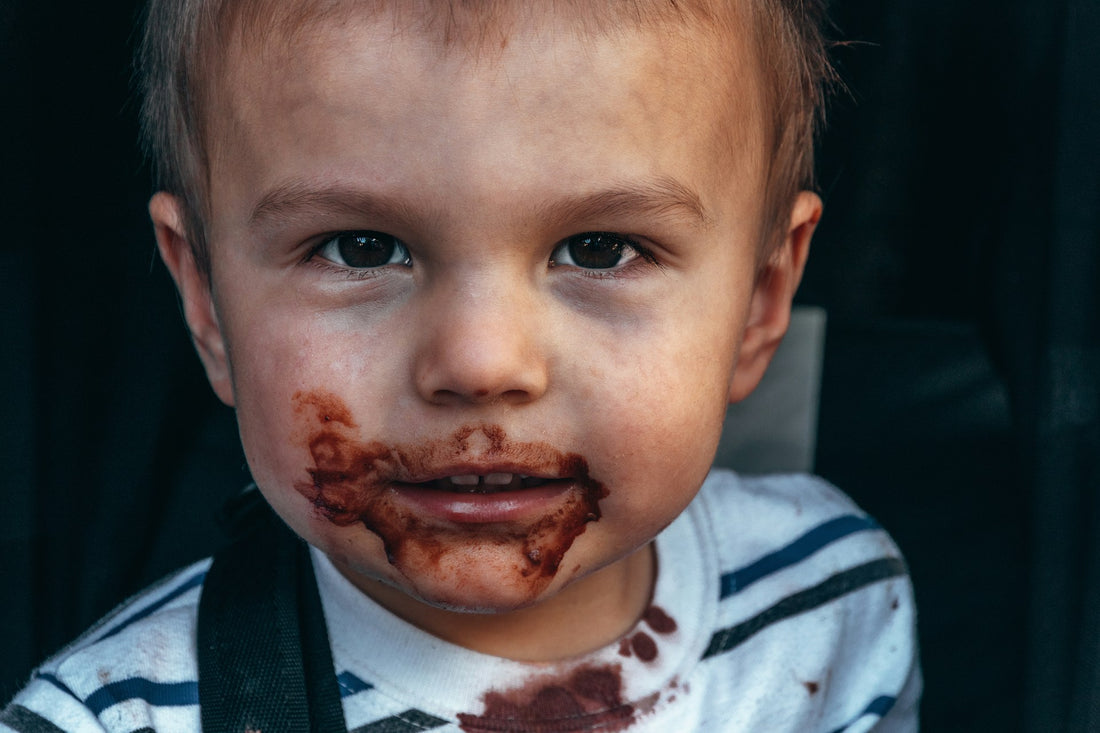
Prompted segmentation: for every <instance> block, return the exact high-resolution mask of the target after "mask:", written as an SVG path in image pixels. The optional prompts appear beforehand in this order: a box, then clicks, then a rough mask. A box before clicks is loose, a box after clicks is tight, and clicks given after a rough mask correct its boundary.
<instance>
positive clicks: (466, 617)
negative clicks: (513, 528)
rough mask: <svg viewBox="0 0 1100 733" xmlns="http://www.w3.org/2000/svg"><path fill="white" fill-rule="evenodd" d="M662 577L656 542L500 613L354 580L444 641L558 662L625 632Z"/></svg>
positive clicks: (495, 653)
mask: <svg viewBox="0 0 1100 733" xmlns="http://www.w3.org/2000/svg"><path fill="white" fill-rule="evenodd" d="M345 575H346V574H345ZM655 576H656V559H655V556H654V550H653V546H652V543H650V544H649V545H646V546H644V547H642V548H641V549H640V550H638V551H636V552H634V553H633V554H631V555H628V556H627V557H625V558H623V559H621V560H618V561H617V562H614V563H612V564H611V565H608V566H607V567H604V568H601V569H600V570H597V571H596V572H594V573H592V574H590V575H588V576H586V577H584V578H581V579H580V580H577V581H575V582H573V583H571V584H569V585H568V586H566V587H565V588H563V589H562V590H561V591H559V592H558V593H557V594H555V595H553V596H552V597H550V598H547V599H546V600H543V601H540V602H538V603H536V604H534V605H532V606H529V607H527V608H521V609H517V610H514V611H505V612H501V613H461V612H456V611H449V610H445V609H441V608H437V607H435V606H430V605H428V604H425V603H422V602H421V601H418V600H416V599H414V598H412V597H410V596H408V595H406V594H405V593H403V592H401V591H399V590H397V589H395V588H392V587H390V586H388V585H385V584H384V583H381V582H379V581H374V580H369V581H364V580H363V579H362V578H358V579H356V580H353V582H355V584H356V585H357V586H358V587H359V589H360V590H362V591H363V592H365V593H366V594H367V595H368V596H370V597H371V598H372V599H373V600H374V601H375V602H376V603H378V604H379V605H381V606H382V607H384V608H386V609H387V610H389V611H390V612H392V613H394V614H395V615H397V616H399V617H401V618H402V619H404V620H405V621H408V622H409V623H411V624H413V625H415V626H417V627H419V628H421V629H423V630H424V631H427V632H428V633H430V634H432V635H433V636H437V637H439V638H440V639H443V640H444V641H448V642H450V643H452V644H457V645H458V646H463V647H466V648H467V649H472V650H474V651H477V652H481V653H484V654H491V655H493V656H498V657H505V658H507V659H513V660H516V661H522V662H553V661H558V660H561V659H567V658H570V657H576V656H579V655H582V654H586V653H588V652H591V651H594V650H596V649H599V648H601V647H603V646H606V645H607V644H610V643H611V642H613V641H615V640H616V639H619V638H621V637H622V636H623V635H624V634H626V632H627V631H629V630H630V629H631V628H632V627H633V626H634V624H635V623H637V621H638V619H639V618H641V616H642V613H643V612H644V611H645V609H646V607H647V606H648V605H649V602H650V599H651V597H652V594H653V585H654V581H655ZM349 579H350V578H349Z"/></svg>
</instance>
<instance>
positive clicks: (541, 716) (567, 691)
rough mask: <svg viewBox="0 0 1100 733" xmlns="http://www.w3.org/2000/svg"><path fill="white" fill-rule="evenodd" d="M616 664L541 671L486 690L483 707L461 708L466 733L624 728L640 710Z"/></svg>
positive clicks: (463, 727) (614, 729)
mask: <svg viewBox="0 0 1100 733" xmlns="http://www.w3.org/2000/svg"><path fill="white" fill-rule="evenodd" d="M622 687H623V681H622V672H621V670H620V669H619V668H618V667H617V666H587V665H586V666H583V667H579V668H577V669H574V670H572V671H571V672H569V673H568V674H566V675H563V676H560V677H545V676H540V677H537V678H535V679H533V680H531V681H530V682H528V683H527V684H525V685H523V686H522V687H518V688H515V689H512V690H506V691H503V692H500V691H496V690H491V691H489V692H487V693H485V695H484V697H483V698H482V699H483V702H484V703H485V712H483V713H482V714H481V715H472V714H470V713H459V715H458V722H459V725H460V727H461V728H462V730H464V731H466V733H490V732H492V733H513V732H515V733H519V732H520V731H525V732H526V731H546V732H547V733H549V732H551V731H571V730H600V731H622V730H626V729H627V728H629V727H630V725H631V724H632V723H633V722H634V718H635V715H636V713H637V710H636V708H635V706H634V705H631V704H628V703H625V702H624V701H623V692H622Z"/></svg>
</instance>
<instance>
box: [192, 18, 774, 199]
mask: <svg viewBox="0 0 1100 733" xmlns="http://www.w3.org/2000/svg"><path fill="white" fill-rule="evenodd" d="M469 5H480V4H477V3H474V4H465V3H464V4H461V6H460V7H467V6H469ZM593 5H597V6H602V5H603V4H599V3H597V4H593ZM608 5H609V6H615V7H620V6H619V5H618V4H616V3H610V4H608ZM661 6H662V7H668V6H664V5H663V4H661ZM425 7H426V4H425V5H417V4H408V5H404V4H402V5H400V9H397V8H395V7H391V6H385V7H375V6H366V7H364V6H362V5H360V4H355V5H353V6H352V5H349V4H346V3H333V4H329V5H325V6H324V12H310V13H308V14H304V15H300V16H298V17H297V18H296V19H295V20H294V22H293V23H290V21H289V20H287V19H285V18H284V21H286V23H287V24H286V25H284V26H281V28H282V30H280V31H279V32H277V33H273V34H272V33H257V31H258V30H259V27H258V26H254V25H252V26H249V25H245V26H242V31H241V32H240V33H237V34H235V39H234V40H233V42H232V43H230V45H229V47H228V49H227V50H226V52H225V55H224V57H223V65H222V68H221V69H220V70H219V72H220V73H218V74H217V79H218V80H219V81H218V84H217V86H216V88H214V89H212V90H211V95H212V104H210V105H209V106H208V109H211V110H215V112H214V113H213V114H212V115H211V116H210V119H209V120H208V132H209V135H208V141H209V143H210V153H211V155H210V159H211V166H210V171H209V173H210V177H211V194H212V198H213V199H214V200H215V202H217V201H218V200H219V194H220V193H226V194H234V198H235V199H236V201H237V203H240V204H248V202H246V201H244V200H243V198H247V196H243V193H244V192H245V191H247V192H261V191H265V190H269V189H270V188H271V187H272V186H276V185H279V184H280V183H283V182H286V181H292V182H294V181H301V180H304V179H309V178H310V177H314V178H316V177H325V176H327V175H329V174H336V175H338V176H339V175H348V174H350V175H352V177H354V176H356V175H360V174H362V173H364V172H365V171H366V170H367V169H371V171H372V175H374V176H376V177H379V176H380V177H381V178H385V177H386V175H388V174H386V173H382V174H380V173H379V171H387V170H389V169H395V168H398V167H400V168H402V169H405V170H411V171H414V172H415V171H421V172H422V173H423V176H422V177H421V180H423V178H424V177H427V178H430V177H431V169H432V168H436V169H439V170H447V171H451V172H455V171H462V170H466V171H468V172H469V173H471V174H473V173H474V172H479V174H485V173H486V172H487V171H493V170H494V169H495V170H496V171H497V173H498V174H499V175H500V177H504V178H507V177H512V178H516V179H521V178H524V176H525V174H526V175H528V176H530V177H533V178H534V179H538V178H539V177H540V176H542V177H544V178H546V179H547V180H552V179H553V177H554V176H555V175H557V172H561V171H565V169H564V168H562V167H561V166H559V165H558V162H560V161H563V160H566V161H568V160H572V161H577V160H585V159H588V160H589V161H590V163H591V166H592V167H598V166H601V165H603V166H607V165H611V166H612V167H614V165H615V164H616V161H615V160H614V159H615V157H616V156H618V158H619V160H618V163H620V164H621V163H625V161H622V160H621V159H622V157H623V155H624V154H629V155H631V156H632V157H633V158H634V160H631V161H629V164H628V165H625V167H623V168H622V169H621V170H618V171H617V172H616V174H617V175H620V176H630V175H633V174H635V173H637V174H639V175H643V174H646V173H651V172H653V171H654V170H656V169H660V168H662V166H663V162H662V161H671V160H676V159H680V160H683V161H687V162H689V163H697V164H698V165H696V168H701V167H707V166H705V165H703V164H704V162H707V163H712V162H713V160H715V159H716V158H720V159H722V160H723V166H721V167H716V166H714V165H710V166H709V168H711V169H713V170H712V172H713V173H717V174H718V175H727V174H729V177H735V175H734V174H736V175H740V176H742V177H743V178H746V179H752V178H756V176H755V175H754V174H755V173H756V172H758V171H759V170H761V169H762V167H763V161H762V160H761V158H762V156H763V151H764V147H765V146H764V142H763V140H762V138H763V134H764V133H763V129H764V126H763V122H762V115H761V107H762V104H761V94H760V90H759V88H758V86H759V85H758V80H759V77H760V75H759V74H758V73H757V67H756V63H757V58H756V54H755V53H753V51H752V50H751V41H750V39H751V33H749V32H748V31H747V30H745V29H743V28H741V29H738V28H737V26H736V24H735V23H734V24H733V25H731V26H729V27H726V26H725V25H724V24H723V25H722V26H721V27H722V28H723V30H722V31H721V32H719V26H718V25H715V24H713V23H707V22H704V20H705V19H703V18H701V17H700V16H693V17H691V18H688V17H685V16H682V15H679V16H677V17H660V18H658V17H656V16H652V17H650V16H647V17H644V18H643V17H640V16H638V17H635V18H634V19H633V22H630V23H624V24H620V25H618V26H614V27H612V24H610V23H609V18H610V14H607V15H606V16H594V17H584V18H578V17H575V16H570V15H568V14H566V13H558V14H553V13H547V14H544V15H540V14H539V13H538V12H537V11H535V10H533V9H532V5H528V4H522V3H521V4H515V5H511V6H509V8H508V9H506V11H505V12H502V13H501V14H500V15H498V16H494V17H493V18H492V22H484V19H482V21H483V22H480V23H478V22H477V21H478V18H475V17H472V16H464V15H462V14H461V13H459V14H455V13H450V14H447V15H446V16H445V17H440V16H439V15H438V14H431V13H428V12H426V11H425ZM409 8H413V10H409ZM619 14H621V11H620V13H619ZM479 17H480V16H479ZM248 22H250V23H255V22H257V21H255V20H253V21H248ZM272 22H274V21H272ZM731 29H732V30H731ZM601 120H602V121H603V122H604V123H605V124H603V125H602V126H601V125H598V124H590V123H593V121H596V122H599V121H601ZM326 126H328V127H329V128H330V129H328V130H326V131H324V132H322V131H321V128H323V127H326ZM566 131H570V132H572V133H575V134H563V132H566ZM596 131H598V138H597V137H595V136H596V135H597V132H596ZM703 143H705V145H703ZM645 145H648V147H644V146H645ZM701 147H705V148H706V149H707V153H706V157H708V158H709V159H710V160H709V161H701V160H696V159H697V158H698V157H699V156H700V149H701ZM276 151H277V154H276ZM410 151H412V152H415V153H416V154H415V156H413V157H412V158H410ZM528 168H530V170H527V169H528ZM536 168H537V169H538V170H535V169H536ZM719 168H720V170H719ZM505 169H509V170H507V171H506V172H507V175H505ZM555 171H557V172H555ZM666 172H667V171H666ZM696 172H698V171H696ZM749 174H753V175H749ZM242 176H244V177H245V178H246V179H247V182H243V181H242V180H241V177H242ZM224 177H229V178H236V179H237V184H238V185H236V186H235V190H224V189H223V190H222V191H219V187H220V184H221V179H222V178H224ZM414 179H415V177H414ZM231 188H232V187H231ZM252 203H253V204H254V203H255V201H253V202H252ZM704 203H710V202H704ZM215 208H217V207H215Z"/></svg>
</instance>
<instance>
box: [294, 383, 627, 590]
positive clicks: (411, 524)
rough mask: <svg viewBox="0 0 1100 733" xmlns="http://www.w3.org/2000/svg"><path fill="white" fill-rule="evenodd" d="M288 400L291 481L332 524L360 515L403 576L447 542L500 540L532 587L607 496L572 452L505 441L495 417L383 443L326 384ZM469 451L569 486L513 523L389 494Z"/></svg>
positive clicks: (432, 559)
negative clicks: (447, 511) (294, 446)
mask: <svg viewBox="0 0 1100 733" xmlns="http://www.w3.org/2000/svg"><path fill="white" fill-rule="evenodd" d="M293 402H294V409H295V412H296V413H297V415H298V419H299V421H300V424H301V426H302V429H303V436H304V443H305V447H306V449H307V450H308V451H309V455H310V458H311V460H312V465H309V466H306V468H305V471H304V474H305V476H306V477H307V478H306V479H305V480H302V481H299V482H297V483H296V484H295V489H296V490H297V491H298V492H299V493H301V494H302V496H304V497H305V498H306V499H308V500H309V502H310V503H311V504H312V505H313V506H314V507H315V509H316V511H317V513H318V514H319V515H320V516H321V517H323V518H325V519H327V520H328V521H330V522H332V523H333V524H335V525H337V526H341V527H344V526H349V525H352V524H355V523H356V522H359V523H362V524H363V526H364V527H366V528H367V529H368V530H370V531H371V532H373V533H374V534H376V535H378V536H379V537H380V538H381V539H382V543H383V546H384V547H385V551H386V556H387V558H388V559H389V561H390V563H391V564H392V565H394V566H395V567H396V568H397V569H398V570H399V571H401V572H402V574H404V575H406V576H408V577H412V576H415V575H416V574H417V573H418V572H421V571H423V570H425V569H426V568H429V567H432V566H436V567H438V566H439V564H440V562H441V559H442V558H443V556H444V555H445V554H446V553H447V552H448V550H449V549H452V548H454V547H456V546H458V545H461V544H463V543H470V542H475V543H484V544H488V545H498V546H500V545H505V546H513V547H515V549H516V553H515V558H516V560H515V564H514V566H513V569H514V570H516V571H517V573H518V575H520V576H521V577H522V578H525V579H527V582H528V583H529V585H530V586H531V588H530V590H531V592H532V593H537V592H539V591H541V590H542V589H543V588H545V587H546V586H547V585H548V584H549V583H550V581H551V580H552V579H553V577H554V576H555V574H556V573H557V571H558V567H559V565H560V563H561V560H562V558H563V557H564V555H565V553H566V551H567V550H568V549H569V548H570V547H571V546H572V544H573V541H574V540H576V538H577V537H579V536H580V535H581V533H583V532H584V530H585V527H586V526H587V524H588V523H589V522H595V521H598V520H599V518H600V516H601V514H600V501H601V500H602V499H603V498H604V497H606V496H607V495H608V491H607V489H606V488H604V486H603V485H602V484H601V483H600V482H599V481H597V480H596V479H594V478H592V476H591V475H589V470H588V462H587V461H586V460H585V459H584V458H583V457H582V456H580V455H579V454H576V453H564V452H562V451H559V450H557V449H556V448H554V447H553V446H551V445H549V444H547V443H542V442H519V441H513V440H510V439H509V438H508V437H507V435H506V434H505V431H504V430H503V429H502V428H501V427H500V426H497V425H491V424H488V423H473V424H468V425H465V426H463V427H461V428H459V429H458V430H456V431H455V432H454V433H452V434H451V435H449V436H447V437H445V438H443V439H439V440H435V441H428V442H426V443H423V444H415V445H401V444H393V445H391V444H386V443H382V442H380V441H372V440H368V441H362V440H360V439H359V437H358V435H357V433H356V431H357V429H358V427H359V426H358V425H357V424H356V423H355V421H354V419H353V418H352V415H351V411H350V410H349V409H348V407H347V406H346V405H345V404H344V403H343V401H342V400H341V399H340V398H339V397H338V396H336V395H334V394H332V393H330V392H326V391H323V390H311V391H300V392H297V393H296V394H295V395H294V397H293ZM473 459H476V460H478V461H481V462H484V463H490V464H491V463H499V464H512V465H518V466H524V467H528V470H530V472H531V473H532V474H534V475H545V476H555V477H562V478H563V479H567V480H568V481H569V482H570V483H571V484H572V486H573V488H572V489H571V490H570V491H569V493H568V495H567V496H566V497H565V499H564V500H563V501H562V503H561V505H560V506H559V507H558V508H557V509H556V510H555V511H554V512H552V513H550V514H548V515H546V516H544V517H541V518H539V519H538V520H537V521H535V522H534V523H532V524H530V525H529V526H525V527H523V528H518V529H517V528H511V527H508V526H505V525H497V524H490V525H476V524H471V525H466V526H462V527H460V528H457V529H456V528H454V527H449V526H439V525H437V524H432V523H429V522H426V521H424V520H423V519H422V518H420V517H417V516H416V515H414V514H411V513H410V512H408V511H407V510H405V509H404V508H402V507H401V506H400V505H399V503H398V502H396V501H395V500H394V492H393V490H392V489H393V488H395V487H398V488H399V486H400V485H401V484H402V483H405V484H408V483H411V482H417V481H423V480H424V479H425V477H429V476H430V475H431V474H432V472H433V471H438V470H439V468H440V467H446V466H449V465H454V464H455V463H462V462H469V461H470V460H473Z"/></svg>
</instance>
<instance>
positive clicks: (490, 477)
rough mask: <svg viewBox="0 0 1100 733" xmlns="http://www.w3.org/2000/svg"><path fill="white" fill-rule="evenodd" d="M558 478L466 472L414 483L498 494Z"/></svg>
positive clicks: (447, 489) (437, 487) (454, 489)
mask: <svg viewBox="0 0 1100 733" xmlns="http://www.w3.org/2000/svg"><path fill="white" fill-rule="evenodd" d="M560 480H561V479H549V478H544V477H541V476H525V475H523V474H519V473H487V474H484V475H479V474H473V473H468V474H458V475H455V476H446V477H444V478H440V479H435V480H433V481H427V482H424V483H419V484H414V485H415V486H418V487H421V488H430V489H435V490H436V491H447V492H451V493H455V494H499V493H502V492H505V491H520V490H522V489H533V488H537V487H539V486H545V485H546V484H548V483H551V482H553V481H560Z"/></svg>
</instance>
